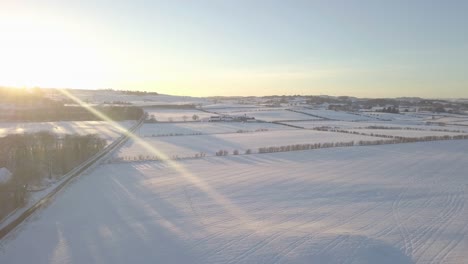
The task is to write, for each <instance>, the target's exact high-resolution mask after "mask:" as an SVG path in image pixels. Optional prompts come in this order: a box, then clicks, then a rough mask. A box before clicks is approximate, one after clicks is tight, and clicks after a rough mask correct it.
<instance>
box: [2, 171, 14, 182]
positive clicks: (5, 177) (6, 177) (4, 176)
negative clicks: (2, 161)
mask: <svg viewBox="0 0 468 264" xmlns="http://www.w3.org/2000/svg"><path fill="white" fill-rule="evenodd" d="M12 175H13V174H12V173H11V172H10V171H9V170H8V169H7V168H0V184H3V183H7V182H8V181H9V180H10V179H11V177H12Z"/></svg>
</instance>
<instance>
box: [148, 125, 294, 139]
mask: <svg viewBox="0 0 468 264" xmlns="http://www.w3.org/2000/svg"><path fill="white" fill-rule="evenodd" d="M290 129H293V128H291V127H288V126H283V125H277V124H272V123H257V122H245V123H242V122H186V123H185V122H184V123H154V124H144V125H143V126H142V127H141V128H140V129H139V135H141V136H167V135H171V134H172V135H194V134H219V133H236V132H241V131H242V132H255V131H259V130H260V131H262V130H268V131H270V130H290Z"/></svg>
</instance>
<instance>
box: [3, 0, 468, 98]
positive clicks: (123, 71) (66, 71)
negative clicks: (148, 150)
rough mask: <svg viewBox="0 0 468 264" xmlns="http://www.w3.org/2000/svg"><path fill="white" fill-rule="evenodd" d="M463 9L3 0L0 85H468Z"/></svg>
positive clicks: (414, 89)
mask: <svg viewBox="0 0 468 264" xmlns="http://www.w3.org/2000/svg"><path fill="white" fill-rule="evenodd" d="M467 14H468V1H462V0H459V1H457V0H449V1H442V0H441V1H430V0H429V1H420V0H413V1H400V0H396V1H379V0H373V1H371V0H368V1H366V0H362V1H352V0H347V1H312V0H310V1H294V0H291V1H289V0H288V1H260V0H249V1H243V0H236V1H234V0H232V1H231V0H210V1H195V0H194V1H188V0H187V1H176V0H171V1H79V2H78V1H73V2H71V1H70V2H68V1H50V0H49V1H40V3H39V1H11V2H5V1H4V0H3V1H2V0H0V22H1V24H0V40H2V38H4V39H3V40H2V43H5V42H4V41H6V43H7V44H0V45H2V46H3V48H2V51H0V55H2V54H3V55H5V56H4V57H6V58H7V59H6V60H3V61H0V70H2V71H3V72H6V73H7V74H5V75H0V85H1V84H4V85H5V84H6V85H19V86H22V85H25V86H28V85H29V86H31V85H38V86H62V87H76V88H78V87H82V88H107V87H113V88H117V89H144V90H154V91H158V92H162V93H169V94H186V95H195V96H197V95H198V96H205V95H267V94H330V95H355V96H366V97H383V96H388V97H395V96H423V97H468V26H467V25H468V15H467ZM18 58H19V59H18ZM18 61H20V62H21V63H19V62H18ZM11 65H13V67H12V66H11ZM25 65H28V66H25ZM2 76H3V77H2Z"/></svg>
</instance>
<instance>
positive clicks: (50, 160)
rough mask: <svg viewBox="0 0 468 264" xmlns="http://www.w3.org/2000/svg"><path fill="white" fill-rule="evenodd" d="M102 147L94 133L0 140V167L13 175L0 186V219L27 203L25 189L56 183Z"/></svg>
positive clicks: (25, 136) (18, 136) (17, 137)
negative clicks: (50, 181) (48, 181)
mask: <svg viewBox="0 0 468 264" xmlns="http://www.w3.org/2000/svg"><path fill="white" fill-rule="evenodd" d="M105 146H106V141H105V140H104V139H102V138H100V137H99V136H98V135H96V134H91V135H64V136H60V137H59V136H57V135H55V134H52V133H50V132H46V131H44V132H38V133H32V134H17V135H7V136H6V137H3V138H0V167H5V168H7V169H8V170H10V171H11V172H12V174H13V177H12V179H11V180H10V181H9V182H7V183H6V184H0V204H2V206H0V217H1V216H2V214H3V215H5V212H7V211H8V209H10V210H12V209H14V208H17V207H19V206H22V205H23V204H24V203H25V202H26V201H27V189H28V186H33V185H36V186H41V185H42V184H43V181H44V180H45V179H49V180H56V179H57V178H59V177H60V176H62V175H64V174H66V173H68V172H69V171H71V170H72V169H73V168H75V167H76V166H78V165H79V164H81V163H82V162H84V161H85V160H87V159H88V158H90V157H91V156H93V155H94V154H96V153H97V152H99V151H100V150H102V149H103V148H104V147H105Z"/></svg>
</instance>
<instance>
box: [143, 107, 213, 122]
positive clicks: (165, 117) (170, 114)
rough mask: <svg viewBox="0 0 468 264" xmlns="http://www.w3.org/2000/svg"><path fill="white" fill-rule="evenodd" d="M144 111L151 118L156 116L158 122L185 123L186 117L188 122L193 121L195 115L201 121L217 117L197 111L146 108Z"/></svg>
mask: <svg viewBox="0 0 468 264" xmlns="http://www.w3.org/2000/svg"><path fill="white" fill-rule="evenodd" d="M144 110H145V112H147V113H148V115H149V117H151V115H154V117H155V118H156V120H157V121H160V122H161V121H162V122H170V121H171V120H172V121H184V116H185V117H186V118H187V119H186V121H193V119H192V116H193V115H197V116H198V117H199V119H203V118H209V117H210V116H216V114H210V113H206V112H202V111H199V110H196V109H158V108H144Z"/></svg>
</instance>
